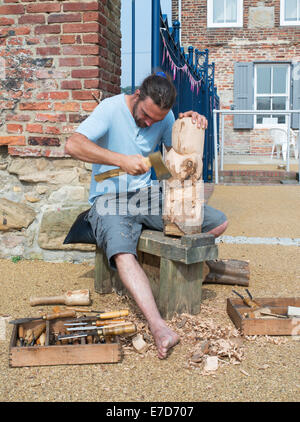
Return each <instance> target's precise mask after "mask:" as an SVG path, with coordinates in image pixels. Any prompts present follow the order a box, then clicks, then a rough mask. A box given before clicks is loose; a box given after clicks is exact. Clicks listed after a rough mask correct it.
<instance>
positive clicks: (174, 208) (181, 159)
mask: <svg viewBox="0 0 300 422" xmlns="http://www.w3.org/2000/svg"><path fill="white" fill-rule="evenodd" d="M204 133H205V131H204V130H203V129H199V128H197V126H196V125H195V124H193V123H192V119H191V118H189V117H185V118H183V119H177V120H176V121H175V123H174V125H173V129H172V148H171V149H170V150H169V151H168V152H167V153H166V154H165V163H166V165H167V167H168V169H169V170H170V173H171V174H172V177H171V178H170V179H168V180H167V181H166V183H165V190H164V212H163V216H164V234H165V235H171V236H179V237H180V236H183V235H185V234H196V233H201V224H202V221H203V205H204V183H203V180H202V167H203V162H202V155H203V145H204Z"/></svg>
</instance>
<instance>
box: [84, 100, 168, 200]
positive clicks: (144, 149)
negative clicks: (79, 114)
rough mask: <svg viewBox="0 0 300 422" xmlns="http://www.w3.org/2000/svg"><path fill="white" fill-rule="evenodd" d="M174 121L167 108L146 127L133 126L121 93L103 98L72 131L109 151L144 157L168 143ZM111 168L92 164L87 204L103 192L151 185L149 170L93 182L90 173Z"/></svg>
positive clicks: (93, 173) (133, 123)
mask: <svg viewBox="0 0 300 422" xmlns="http://www.w3.org/2000/svg"><path fill="white" fill-rule="evenodd" d="M174 121H175V118H174V114H173V112H172V111H171V110H170V111H169V113H168V114H167V115H166V117H165V118H164V119H163V120H161V121H160V122H156V123H154V124H153V125H151V126H150V127H146V128H140V127H138V126H137V125H136V123H135V120H134V118H133V116H132V114H131V113H130V111H129V108H128V106H127V104H126V101H125V95H124V94H119V95H116V96H114V97H110V98H107V99H105V100H103V101H102V102H101V103H100V104H99V105H98V106H97V107H96V108H95V109H94V111H93V112H92V113H91V115H90V116H89V117H88V118H87V119H86V120H84V121H83V122H82V123H81V124H80V125H79V127H78V128H77V130H76V132H78V133H81V134H82V135H84V136H86V137H87V138H88V139H90V140H91V141H93V142H95V143H96V144H97V145H100V146H101V147H102V148H106V149H108V150H110V151H115V152H119V153H121V154H125V155H134V154H141V155H143V156H144V157H147V156H148V155H149V154H150V153H152V152H154V151H155V150H156V147H157V146H160V145H161V144H162V143H164V144H165V145H166V146H171V144H172V126H173V123H174ZM112 168H115V167H114V166H108V165H104V164H93V168H92V179H91V186H90V196H89V203H90V204H93V202H94V200H95V198H96V197H97V196H99V195H103V194H105V193H117V192H135V191H136V190H137V189H140V188H144V187H147V186H150V185H151V171H149V172H147V173H144V174H141V175H138V176H131V175H129V174H124V175H122V176H119V177H113V178H110V179H107V180H104V181H103V182H101V183H97V182H96V181H95V179H94V176H95V175H96V174H99V173H103V172H105V171H107V170H110V169H112Z"/></svg>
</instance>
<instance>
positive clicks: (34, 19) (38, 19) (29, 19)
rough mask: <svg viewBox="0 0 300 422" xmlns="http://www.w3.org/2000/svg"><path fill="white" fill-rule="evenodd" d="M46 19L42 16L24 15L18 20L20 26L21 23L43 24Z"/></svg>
mask: <svg viewBox="0 0 300 422" xmlns="http://www.w3.org/2000/svg"><path fill="white" fill-rule="evenodd" d="M45 21H46V19H45V16H44V15H27V14H26V15H24V16H21V17H20V18H19V20H18V22H19V23H20V24H22V23H45Z"/></svg>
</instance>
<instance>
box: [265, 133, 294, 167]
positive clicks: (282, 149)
mask: <svg viewBox="0 0 300 422" xmlns="http://www.w3.org/2000/svg"><path fill="white" fill-rule="evenodd" d="M269 133H270V136H271V139H272V140H273V146H272V152H271V158H273V154H274V152H275V148H276V155H277V158H279V157H280V153H281V154H282V157H283V159H284V160H286V154H287V136H288V134H287V130H286V129H283V128H271V129H269ZM290 146H292V147H293V150H294V157H295V158H298V147H297V141H296V134H295V132H293V131H292V130H291V129H290Z"/></svg>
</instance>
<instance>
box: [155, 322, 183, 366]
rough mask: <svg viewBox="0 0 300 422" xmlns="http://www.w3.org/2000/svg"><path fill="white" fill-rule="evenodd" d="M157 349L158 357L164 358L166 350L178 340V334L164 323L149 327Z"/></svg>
mask: <svg viewBox="0 0 300 422" xmlns="http://www.w3.org/2000/svg"><path fill="white" fill-rule="evenodd" d="M151 332H152V335H153V337H154V340H155V344H156V347H157V351H158V357H159V359H165V358H166V357H167V354H168V351H169V350H170V349H171V348H172V347H174V346H175V345H176V344H177V343H178V342H179V336H178V334H176V333H175V332H174V331H173V330H171V329H170V328H169V327H168V326H167V325H166V324H164V323H163V324H161V325H160V326H159V327H157V328H156V327H155V328H154V329H151Z"/></svg>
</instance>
